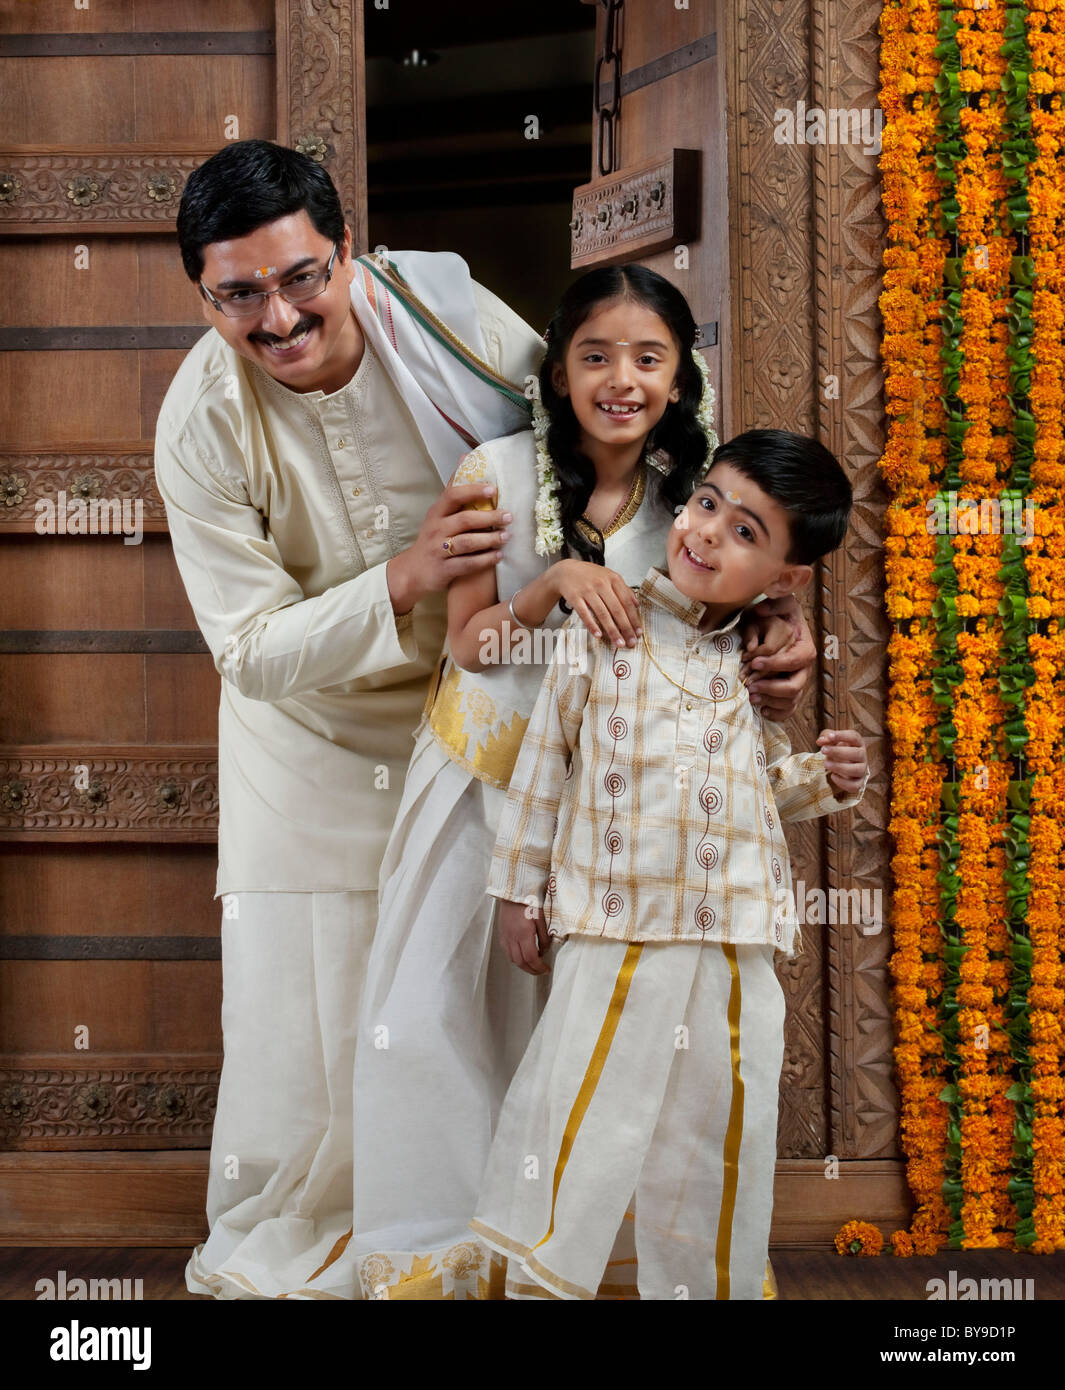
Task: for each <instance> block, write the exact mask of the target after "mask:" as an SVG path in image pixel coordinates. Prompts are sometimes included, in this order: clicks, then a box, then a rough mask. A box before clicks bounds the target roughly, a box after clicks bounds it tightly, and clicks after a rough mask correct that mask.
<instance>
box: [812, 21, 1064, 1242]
mask: <svg viewBox="0 0 1065 1390" xmlns="http://www.w3.org/2000/svg"><path fill="white" fill-rule="evenodd" d="M1063 17H1065V0H1038V3H1037V4H1036V3H1033V5H1032V7H1031V8H1030V9H1029V8H1028V7H1026V6H1020V5H1016V4H1009V3H1005V2H1004V0H991V3H989V4H987V5H980V7H979V8H977V6H976V4H975V3H959V4H957V5H955V6H954V9H953V11H951V10H950V8H949V7H943V6H939V5H933V4H932V3H931V0H908V3H901V4H896V5H891V6H888V7H885V9H884V11H883V14H882V16H881V39H882V45H881V77H882V82H881V94H880V96H881V106H882V108H883V110H884V112H885V115H886V118H887V122H886V126H885V131H884V141H883V157H882V160H881V169H882V173H883V181H884V206H885V210H886V212H887V217H888V222H889V227H888V248H887V250H886V252H885V258H884V267H885V274H884V295H883V299H882V309H883V312H884V329H885V331H884V345H883V358H884V370H885V382H886V398H887V412H888V416H889V433H888V440H887V443H886V446H885V450H884V455H883V459H882V461H881V470H882V473H883V475H884V478H885V481H886V482H887V484H888V486H889V487H891V488H892V490H893V491H894V493H895V500H894V501H893V503H892V504H891V506H890V507H889V508H888V513H887V519H886V522H887V525H886V529H887V538H886V568H887V579H888V592H887V607H888V612H889V614H890V616H891V617H892V619H893V620H895V622H896V625H897V630H896V633H895V635H894V636H893V638H892V639H891V643H890V646H889V660H890V672H889V680H890V694H889V707H888V728H889V733H890V735H891V738H892V744H893V752H894V773H893V783H892V815H891V826H890V828H891V832H892V835H893V837H894V842H895V854H894V857H893V861H892V868H893V873H894V880H895V891H894V921H893V929H894V953H893V955H892V958H891V969H892V976H893V980H894V983H895V1009H896V1015H895V1016H896V1047H895V1063H896V1071H897V1075H898V1080H899V1086H900V1092H901V1100H902V1111H901V1130H902V1143H903V1149H904V1152H905V1154H906V1157H907V1176H908V1179H909V1182H910V1185H911V1188H912V1190H913V1193H914V1197H915V1201H916V1211H915V1215H914V1220H913V1223H912V1226H911V1229H910V1230H909V1231H900V1232H896V1233H895V1234H894V1235H893V1236H892V1246H893V1248H894V1250H895V1253H896V1254H899V1255H909V1254H922V1253H931V1252H932V1251H934V1250H935V1249H936V1248H937V1247H938V1246H939V1245H941V1244H942V1243H943V1242H944V1241H945V1240H946V1239H948V1238H949V1240H950V1243H951V1244H952V1245H954V1246H961V1247H972V1246H991V1245H1004V1244H1014V1243H1016V1244H1017V1245H1018V1246H1028V1247H1029V1248H1031V1249H1032V1250H1034V1251H1036V1252H1042V1251H1045V1250H1050V1249H1056V1248H1063V1247H1065V1242H1063V1240H1062V1228H1063V1227H1062V1223H1063V1214H1065V1213H1063V1208H1065V1181H1063V1180H1065V1142H1063V1134H1065V1130H1063V1126H1062V1118H1063V1103H1065V1094H1063V1092H1065V1082H1063V1080H1062V1062H1063V1057H1062V1046H1063V1038H1062V1030H1061V1025H1060V1019H1061V1015H1062V1011H1063V1006H1065V975H1063V972H1062V947H1063V944H1065V933H1063V927H1062V916H1061V907H1060V905H1061V903H1062V902H1063V901H1065V858H1063V855H1065V845H1063V843H1062V835H1061V833H1060V822H1061V819H1062V816H1063V813H1065V771H1063V770H1062V769H1063V764H1065V699H1063V696H1065V690H1063V688H1062V686H1063V682H1062V680H1061V673H1062V672H1063V671H1065V646H1063V644H1065V637H1063V636H1062V635H1061V634H1060V633H1059V630H1058V626H1057V624H1055V625H1053V627H1052V630H1051V631H1048V632H1046V633H1045V634H1044V633H1041V632H1037V630H1036V629H1037V628H1042V627H1045V626H1046V622H1045V620H1046V619H1048V618H1050V617H1052V616H1053V617H1055V618H1056V617H1058V616H1061V617H1065V567H1063V565H1062V561H1063V560H1065V515H1063V508H1062V505H1061V500H1060V486H1061V482H1062V480H1063V478H1065V452H1063V436H1062V428H1061V401H1062V396H1063V390H1065V373H1063V352H1062V328H1063V326H1065V318H1063V312H1062V306H1063V303H1065V298H1063V295H1065V283H1063V279H1065V260H1063V256H1062V252H1063V249H1065V237H1063V232H1065V227H1063V223H1062V204H1063V197H1062V192H1061V190H1062V189H1063V188H1065V177H1063V175H1065V168H1063V165H1062V157H1063V151H1065V140H1063V136H1065V122H1063V111H1062V100H1061V95H1060V94H1061V92H1062V91H1063V90H1065V64H1063V59H1065V44H1063V41H1062V36H1061V34H1060V32H1059V31H1060V30H1061V28H1062V25H1061V20H1062V18H1063ZM1029 238H1030V242H1029ZM1033 483H1034V484H1035V487H1034V488H1033V489H1032V495H1031V496H1030V497H1028V496H1026V490H1027V489H1028V488H1029V486H1030V485H1031V484H1033ZM1003 489H1004V490H1003ZM1033 507H1034V508H1036V509H1037V510H1036V513H1035V514H1036V518H1037V521H1036V525H1035V528H1034V529H1035V539H1034V540H1031V541H1030V535H1031V516H1032V508H1033ZM1022 515H1023V518H1024V524H1023V528H1022V527H1021V525H1020V523H1021V518H1022ZM944 520H947V522H948V524H946V525H944V524H943V523H944ZM1022 529H1023V531H1024V536H1023V538H1021V537H1020V536H1019V535H1018V534H1016V533H1017V532H1018V531H1020V530H1022ZM1055 644H1056V645H1055ZM1051 673H1054V675H1053V676H1052V674H1051ZM1026 753H1029V754H1030V755H1031V756H1030V757H1029V760H1028V763H1027V767H1026V764H1025V754H1026ZM1029 1078H1030V1080H1029ZM844 1230H845V1231H846V1230H847V1228H844ZM842 1235H843V1232H841V1236H842ZM838 1248H840V1245H839V1239H838V1238H837V1249H838ZM841 1253H842V1251H841Z"/></svg>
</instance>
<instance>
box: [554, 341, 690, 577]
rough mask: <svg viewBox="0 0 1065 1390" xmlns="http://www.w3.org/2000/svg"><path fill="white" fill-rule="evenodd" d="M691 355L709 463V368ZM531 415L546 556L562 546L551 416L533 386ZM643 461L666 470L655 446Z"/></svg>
mask: <svg viewBox="0 0 1065 1390" xmlns="http://www.w3.org/2000/svg"><path fill="white" fill-rule="evenodd" d="M692 357H693V359H694V360H695V362H696V364H697V366H698V368H699V375H700V376H701V378H702V382H703V389H702V393H701V395H700V397H699V406H698V409H697V411H696V414H697V417H698V420H699V425H700V427H701V428H702V431H703V433H704V434H705V435H706V446H707V447H706V459H707V466H708V467H709V464H710V459H711V457H712V455H713V452H714V450H715V449H716V448H717V445H718V438H717V434H716V432H715V430H714V388H713V385H712V384H711V381H710V371H709V368H708V367H707V365H706V360H705V358H704V357H703V355H702V353H701V352H699V351H698V349H696V348H693V349H692ZM532 416H533V439H534V440H535V443H536V482H537V493H536V543H535V549H536V553H537V555H543V556H545V557H546V556H548V555H556V554H557V553H558V552H559V551H560V550H561V549H562V543H563V539H564V537H563V535H562V511H561V508H560V507H559V502H558V475H557V473H556V472H555V466H554V464H553V463H552V461H551V455H550V454H549V453H548V451H547V434H548V431H549V430H550V428H551V417H550V415H549V414H548V413H547V411H546V409H545V408H544V405H543V403H542V401H541V400H540V392H539V390H536V391H535V394H534V395H533V403H532ZM643 462H644V466H645V467H648V468H657V469H658V470H659V471H660V472H665V471H667V465H664V464H663V462H662V460H661V459H660V457H659V455H658V451H657V450H648V452H647V453H646V454H645V455H644V458H643Z"/></svg>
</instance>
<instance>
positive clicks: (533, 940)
mask: <svg viewBox="0 0 1065 1390" xmlns="http://www.w3.org/2000/svg"><path fill="white" fill-rule="evenodd" d="M498 931H499V940H500V943H501V945H502V947H503V950H504V951H506V953H507V956H508V957H509V958H510V960H511V962H512V963H513V964H514V965H516V966H517V967H518V969H519V970H524V971H525V973H526V974H527V975H547V974H550V971H551V967H550V966H549V965H548V963H547V961H546V960H544V956H546V955H547V952H548V951H549V950H550V949H551V938H550V936H549V935H548V933H547V923H546V922H545V921H544V914H543V912H542V910H541V909H540V907H539V905H538V904H537V903H533V902H528V903H516V902H509V901H507V900H506V899H504V900H503V901H501V902H500V904H499V920H498Z"/></svg>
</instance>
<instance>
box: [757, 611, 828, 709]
mask: <svg viewBox="0 0 1065 1390" xmlns="http://www.w3.org/2000/svg"><path fill="white" fill-rule="evenodd" d="M740 635H741V637H742V640H743V654H742V657H741V662H740V675H741V677H743V678H745V681H746V685H747V689H748V691H749V692H750V697H751V704H752V705H755V706H756V707H757V708H758V709H759V710H760V711H761V713H762V714H764V715H765V717H766V718H767V719H773V720H776V721H778V722H779V721H780V720H783V719H790V718H791V716H792V715H793V714H794V713H795V711H796V710H797V709H798V707H799V701H800V699H801V697H802V692H803V690H804V689H805V687H806V683H807V681H808V680H809V679H810V675H811V673H812V671H813V669H814V667H815V665H816V663H817V648H816V647H815V646H814V642H813V638H812V637H811V635H810V629H809V628H808V627H807V626H806V619H805V618H804V617H803V613H802V609H801V608H800V607H799V604H798V601H797V600H796V599H795V597H794V596H793V595H789V596H788V597H787V598H776V599H771V598H767V599H763V600H762V602H761V603H758V604H755V606H754V607H753V608H752V609H751V610H750V614H749V616H747V617H745V618H743V620H742V621H741V623H740Z"/></svg>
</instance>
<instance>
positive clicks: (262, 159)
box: [177, 140, 344, 281]
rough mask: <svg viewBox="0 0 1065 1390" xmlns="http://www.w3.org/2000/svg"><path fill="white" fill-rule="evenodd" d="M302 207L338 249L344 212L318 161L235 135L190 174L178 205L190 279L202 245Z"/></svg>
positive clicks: (195, 276)
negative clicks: (238, 137) (241, 138)
mask: <svg viewBox="0 0 1065 1390" xmlns="http://www.w3.org/2000/svg"><path fill="white" fill-rule="evenodd" d="M301 208H302V209H305V210H306V213H307V216H308V217H309V218H310V219H311V223H312V224H313V226H314V229H315V231H316V232H318V233H319V234H320V235H321V236H324V237H325V238H326V240H328V241H332V242H335V243H336V245H337V246H339V247H341V250H342V249H343V245H342V244H343V241H344V213H343V211H342V210H341V207H340V199H339V197H338V196H337V191H336V188H335V187H334V186H333V180H332V179H331V178H330V177H329V175H328V174H327V173H326V171H325V169H323V167H322V166H321V165H320V164H316V163H315V162H314V160H313V159H309V158H308V157H307V155H305V154H300V153H299V152H298V151H297V150H289V149H286V148H285V147H284V146H283V145H274V144H272V143H271V142H270V141H269V140H237V141H234V143H233V144H231V145H226V146H225V147H224V148H223V149H221V150H219V151H218V153H217V154H215V155H212V156H211V158H210V159H208V160H207V161H206V163H204V164H201V165H200V167H199V168H198V169H194V170H193V172H192V173H191V174H190V175H189V178H188V182H187V183H186V184H185V191H184V193H183V194H182V195H181V206H180V208H179V209H178V216H177V232H178V242H179V244H180V246H181V260H182V264H183V265H184V267H185V274H186V275H187V276H188V277H189V279H190V280H193V281H195V280H199V278H200V276H201V275H202V274H203V248H204V247H205V246H209V245H210V244H211V242H213V241H231V240H233V239H234V238H235V237H242V236H247V235H248V233H249V232H254V231H256V230H257V229H258V228H259V227H263V226H265V225H266V223H268V222H276V221H277V219H278V218H279V217H287V216H288V215H289V214H290V213H293V212H299V211H300V209H301Z"/></svg>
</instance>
